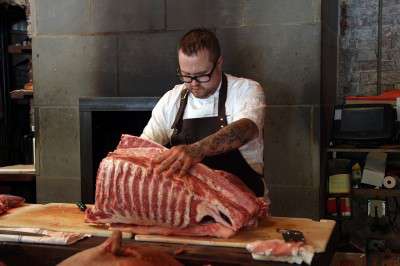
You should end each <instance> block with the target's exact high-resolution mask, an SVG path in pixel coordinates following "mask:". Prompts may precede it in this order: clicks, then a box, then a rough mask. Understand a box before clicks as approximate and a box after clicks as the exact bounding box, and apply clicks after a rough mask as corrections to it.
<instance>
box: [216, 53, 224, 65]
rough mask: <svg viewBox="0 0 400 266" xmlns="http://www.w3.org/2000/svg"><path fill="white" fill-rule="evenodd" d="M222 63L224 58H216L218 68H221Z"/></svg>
mask: <svg viewBox="0 0 400 266" xmlns="http://www.w3.org/2000/svg"><path fill="white" fill-rule="evenodd" d="M223 62H224V58H223V57H222V55H221V56H220V57H219V58H218V60H217V65H218V66H219V67H222V63H223Z"/></svg>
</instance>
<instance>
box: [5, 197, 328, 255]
mask: <svg viewBox="0 0 400 266" xmlns="http://www.w3.org/2000/svg"><path fill="white" fill-rule="evenodd" d="M84 216H85V214H84V212H82V211H80V210H79V208H78V207H77V206H76V205H75V204H68V203H50V204H27V205H24V206H22V207H19V208H15V209H11V210H9V211H8V213H7V214H4V215H1V216H0V227H1V226H3V227H17V228H18V227H34V228H42V229H48V230H55V231H62V232H74V233H86V234H91V235H94V236H105V237H107V236H110V235H111V233H112V231H110V230H107V228H106V227H105V226H95V225H90V224H87V223H85V222H84ZM334 227H335V221H333V220H321V221H313V220H311V219H306V218H288V217H268V218H265V219H263V220H261V221H260V223H259V226H258V227H257V228H253V229H249V230H242V231H240V232H239V233H238V234H236V235H235V236H233V237H231V238H229V239H219V238H211V237H182V236H158V235H136V236H135V240H138V241H149V242H162V243H176V244H195V245H207V246H222V247H238V248H245V247H246V244H247V243H250V242H253V241H255V240H265V239H282V236H281V234H280V233H278V232H277V231H276V230H277V229H278V228H280V229H293V230H299V231H302V232H303V234H304V236H305V239H306V242H307V243H308V244H311V245H313V246H314V247H315V249H316V252H324V251H325V249H326V246H327V244H328V241H329V238H330V236H331V234H332V231H333V229H334ZM123 237H124V238H131V237H132V234H130V233H123Z"/></svg>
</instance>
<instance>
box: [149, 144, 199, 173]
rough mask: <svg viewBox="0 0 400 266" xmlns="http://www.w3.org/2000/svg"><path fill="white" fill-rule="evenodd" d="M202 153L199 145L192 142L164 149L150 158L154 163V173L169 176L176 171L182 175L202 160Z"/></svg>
mask: <svg viewBox="0 0 400 266" xmlns="http://www.w3.org/2000/svg"><path fill="white" fill-rule="evenodd" d="M203 158H204V154H203V151H202V149H201V147H200V145H198V144H196V143H194V144H191V145H178V146H174V147H172V148H171V149H169V150H167V151H164V152H163V153H161V154H160V155H159V156H157V157H156V158H154V159H153V160H152V163H153V164H155V165H156V166H155V169H154V170H155V173H156V174H161V173H162V174H163V175H164V176H167V177H171V176H172V175H174V174H176V173H178V177H182V176H184V175H185V174H187V172H188V171H189V169H190V168H191V167H192V166H193V165H194V164H196V163H199V162H201V161H202V160H203Z"/></svg>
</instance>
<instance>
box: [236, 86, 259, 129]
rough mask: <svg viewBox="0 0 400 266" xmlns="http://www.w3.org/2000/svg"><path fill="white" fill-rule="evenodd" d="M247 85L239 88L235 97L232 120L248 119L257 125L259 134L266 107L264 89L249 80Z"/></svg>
mask: <svg viewBox="0 0 400 266" xmlns="http://www.w3.org/2000/svg"><path fill="white" fill-rule="evenodd" d="M248 85H249V86H247V88H245V89H242V90H241V92H240V95H238V97H237V102H236V104H235V108H234V109H235V110H234V112H233V114H232V116H233V117H232V118H233V119H232V120H233V121H237V120H239V119H242V118H247V119H250V120H251V121H253V122H254V123H255V124H256V125H257V127H258V130H259V133H260V135H261V134H262V131H263V128H264V116H265V109H266V103H265V94H264V89H263V88H262V87H261V86H260V84H258V83H257V82H249V84H248Z"/></svg>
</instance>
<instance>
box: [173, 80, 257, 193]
mask: <svg viewBox="0 0 400 266" xmlns="http://www.w3.org/2000/svg"><path fill="white" fill-rule="evenodd" d="M188 93H189V92H188V90H187V89H185V90H183V91H182V93H181V102H180V106H179V109H178V113H177V115H176V117H175V121H174V123H173V125H172V129H173V130H174V132H173V134H172V136H171V143H170V144H171V146H176V145H181V144H186V145H187V144H192V143H194V142H197V141H199V140H201V139H203V138H205V137H208V136H210V135H211V134H214V133H215V132H217V131H218V130H219V129H221V128H222V127H224V126H226V125H227V120H226V114H225V101H226V95H227V78H226V75H225V74H223V75H222V84H221V88H220V90H219V96H218V97H219V98H218V116H217V117H204V118H192V119H183V114H184V111H185V108H186V104H187V99H188ZM202 163H204V164H205V165H207V166H208V167H210V168H212V169H216V170H224V171H226V172H229V173H232V174H234V175H236V176H238V177H239V178H240V179H241V180H242V181H243V182H244V183H245V184H246V185H247V186H248V187H249V188H250V189H251V190H252V191H253V192H254V193H255V194H256V196H260V197H261V196H263V195H264V182H263V181H262V178H263V177H262V176H261V175H260V174H258V173H257V172H256V171H254V170H253V168H251V167H250V165H249V164H248V163H247V162H246V160H245V159H244V158H243V156H242V154H241V153H240V151H239V150H238V149H235V150H232V151H228V152H225V153H222V154H218V155H215V156H210V157H205V158H204V159H203V161H202Z"/></svg>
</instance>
